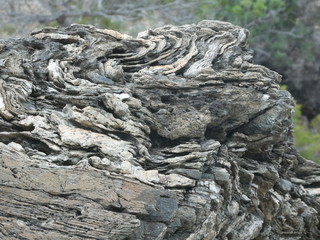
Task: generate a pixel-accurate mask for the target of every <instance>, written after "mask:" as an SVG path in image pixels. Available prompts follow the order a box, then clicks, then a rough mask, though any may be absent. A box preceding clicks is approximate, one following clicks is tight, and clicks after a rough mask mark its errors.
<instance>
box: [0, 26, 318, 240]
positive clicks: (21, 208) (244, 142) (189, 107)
mask: <svg viewBox="0 0 320 240" xmlns="http://www.w3.org/2000/svg"><path fill="white" fill-rule="evenodd" d="M247 37H248V31H247V30H245V29H243V28H241V27H238V26H235V25H232V24H230V23H225V22H219V21H202V22H200V23H198V24H192V25H184V26H164V27H161V28H157V29H154V30H148V31H145V32H142V33H140V34H139V35H138V36H137V38H133V37H131V36H128V35H125V34H120V33H118V32H115V31H112V30H106V29H96V28H94V27H92V26H83V25H72V26H70V27H69V28H65V29H56V28H45V29H43V30H41V31H38V32H33V33H32V34H31V38H30V39H16V40H7V41H1V42H0V130H1V132H0V146H1V148H0V163H1V164H0V190H1V194H0V200H1V204H0V238H1V239H112V240H117V239H126V240H129V239H150V240H152V239H157V240H160V239H173V240H174V239H176V240H182V239H188V240H196V239H197V240H200V239H229V240H231V239H234V240H242V239H243V240H247V239H259V240H262V239H270V240H272V239H274V240H276V239H277V240H278V239H319V236H320V230H319V227H320V225H319V219H320V217H319V216H320V215H319V213H320V188H319V183H320V167H319V165H316V164H315V163H312V162H310V161H307V160H305V159H303V158H302V157H300V156H299V155H298V153H297V152H296V150H295V148H294V146H293V143H292V134H291V132H292V122H291V112H292V105H293V101H292V98H291V96H290V94H289V93H288V92H286V91H280V90H278V83H279V82H280V81H281V76H280V75H279V74H277V73H275V72H273V71H270V70H269V69H267V68H265V67H262V66H259V65H255V64H253V63H252V62H251V60H252V54H253V53H252V51H251V50H250V49H249V48H248V45H247Z"/></svg>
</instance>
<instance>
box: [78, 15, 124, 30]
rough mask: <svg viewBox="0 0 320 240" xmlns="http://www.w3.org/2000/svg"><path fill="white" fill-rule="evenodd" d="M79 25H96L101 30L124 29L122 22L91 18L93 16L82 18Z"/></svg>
mask: <svg viewBox="0 0 320 240" xmlns="http://www.w3.org/2000/svg"><path fill="white" fill-rule="evenodd" d="M78 23H80V24H87V25H94V26H97V27H99V28H108V29H114V30H119V29H121V28H122V25H121V23H120V22H115V21H112V20H110V19H109V18H103V17H99V18H97V17H91V16H82V17H81V18H80V19H79V20H78Z"/></svg>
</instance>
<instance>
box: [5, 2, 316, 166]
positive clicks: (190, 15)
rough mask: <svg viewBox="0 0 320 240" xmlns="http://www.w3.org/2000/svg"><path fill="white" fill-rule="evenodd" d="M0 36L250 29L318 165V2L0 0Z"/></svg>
mask: <svg viewBox="0 0 320 240" xmlns="http://www.w3.org/2000/svg"><path fill="white" fill-rule="evenodd" d="M0 4H1V8H0V38H10V37H26V36H28V34H29V33H30V32H31V31H33V30H36V29H40V28H42V27H45V26H51V27H58V26H69V25H70V24H72V23H81V24H90V25H94V26H96V27H99V28H109V29H114V30H118V31H121V32H124V33H128V34H130V35H133V36H135V35H136V34H137V33H138V32H140V31H144V30H146V29H148V28H155V27H159V26H162V25H164V24H174V25H182V24H187V23H196V22H198V21H201V20H203V19H215V20H222V21H228V22H231V23H234V24H237V25H240V26H242V27H245V28H247V29H249V30H250V32H251V37H250V39H249V41H250V42H249V44H250V47H251V48H252V49H253V50H254V51H255V56H254V59H255V62H256V63H258V64H262V65H265V66H267V67H268V68H271V69H273V70H275V71H277V72H279V73H281V74H282V75H283V79H284V80H283V84H285V86H286V87H283V88H286V89H288V90H289V91H290V92H291V93H292V95H293V96H294V97H295V99H296V101H297V104H296V107H295V109H294V114H293V122H294V141H295V144H296V146H297V148H298V150H299V151H300V152H301V154H302V155H303V156H304V157H306V158H307V159H311V160H314V161H317V162H318V163H320V115H319V114H320V98H319V93H320V61H319V59H320V58H319V56H320V0H304V1H301V0H198V1H193V0H11V1H7V0H0Z"/></svg>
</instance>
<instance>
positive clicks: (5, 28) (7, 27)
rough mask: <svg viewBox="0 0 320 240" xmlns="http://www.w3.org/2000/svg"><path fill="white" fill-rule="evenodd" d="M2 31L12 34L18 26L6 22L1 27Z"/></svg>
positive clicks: (5, 33)
mask: <svg viewBox="0 0 320 240" xmlns="http://www.w3.org/2000/svg"><path fill="white" fill-rule="evenodd" d="M0 32H1V33H3V34H4V35H7V36H10V35H13V34H14V33H15V32H16V28H15V26H14V25H12V24H4V25H2V26H1V27H0Z"/></svg>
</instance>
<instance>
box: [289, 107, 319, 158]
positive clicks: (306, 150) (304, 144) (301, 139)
mask: <svg viewBox="0 0 320 240" xmlns="http://www.w3.org/2000/svg"><path fill="white" fill-rule="evenodd" d="M292 121H293V125H294V130H293V138H294V143H295V146H296V147H297V148H298V150H299V151H300V154H301V155H302V156H303V157H305V158H307V159H310V160H313V161H315V162H318V163H320V133H319V131H315V132H313V131H312V128H314V127H316V126H318V127H319V126H320V115H318V116H317V117H316V118H315V119H313V120H312V121H311V124H310V126H308V125H309V124H308V121H307V120H305V121H304V120H303V116H302V115H301V105H300V104H296V105H295V108H294V115H293V119H292ZM310 127H311V129H310Z"/></svg>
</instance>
